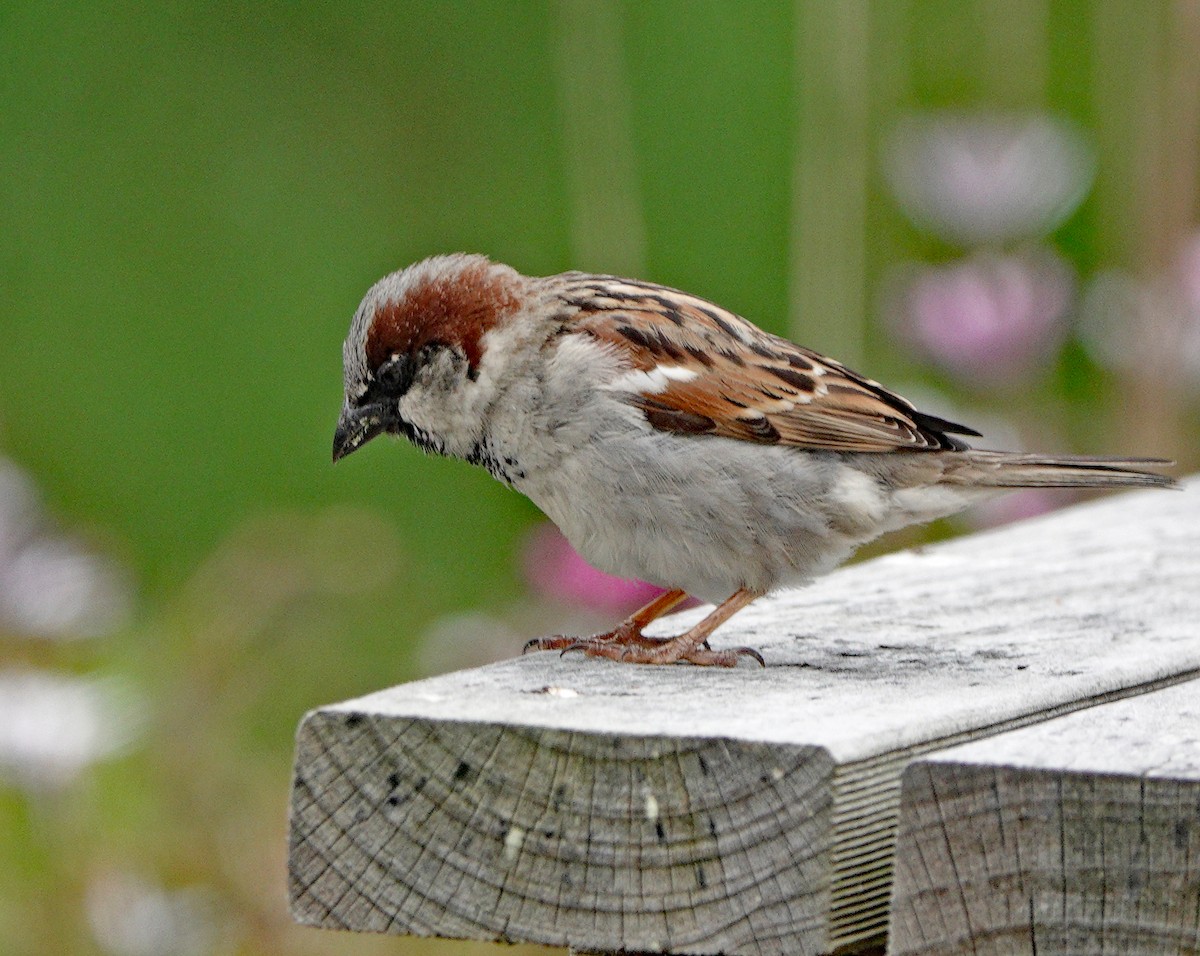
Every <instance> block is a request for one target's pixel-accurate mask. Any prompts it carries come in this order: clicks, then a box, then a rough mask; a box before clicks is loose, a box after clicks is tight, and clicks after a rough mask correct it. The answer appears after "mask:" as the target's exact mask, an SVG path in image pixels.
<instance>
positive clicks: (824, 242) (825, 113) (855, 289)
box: [789, 0, 871, 365]
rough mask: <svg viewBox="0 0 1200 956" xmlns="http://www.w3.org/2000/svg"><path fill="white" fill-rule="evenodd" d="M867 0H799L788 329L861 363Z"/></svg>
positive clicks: (867, 169) (867, 147)
mask: <svg viewBox="0 0 1200 956" xmlns="http://www.w3.org/2000/svg"><path fill="white" fill-rule="evenodd" d="M869 40H870V7H869V6H868V4H867V3H866V0H845V2H842V3H826V2H823V0H816V2H813V0H798V2H797V3H796V90H797V106H798V115H797V119H796V127H795V129H796V147H795V165H794V167H793V175H792V223H791V230H790V232H791V236H790V256H789V258H790V267H789V282H790V292H789V298H790V310H789V311H790V323H789V326H790V328H789V331H790V332H791V334H792V335H793V336H794V337H795V338H797V339H798V340H800V341H806V342H809V343H810V344H812V345H815V346H816V347H817V348H820V349H822V350H826V351H829V352H830V353H832V354H834V355H836V356H838V358H839V359H840V360H842V361H845V362H847V363H849V364H851V365H854V364H857V363H860V361H861V359H862V354H863V339H864V336H865V322H866V285H867V283H866V224H867V182H868V176H869V173H870V155H869V154H870V131H869V123H870V118H871V104H870V88H871V59H870V42H869Z"/></svg>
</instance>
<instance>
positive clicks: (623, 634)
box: [522, 589, 687, 653]
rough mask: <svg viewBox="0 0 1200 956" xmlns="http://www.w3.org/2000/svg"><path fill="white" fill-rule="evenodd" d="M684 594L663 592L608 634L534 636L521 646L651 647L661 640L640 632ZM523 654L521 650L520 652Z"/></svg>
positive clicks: (550, 648) (557, 648) (546, 648)
mask: <svg viewBox="0 0 1200 956" xmlns="http://www.w3.org/2000/svg"><path fill="white" fill-rule="evenodd" d="M685 597H687V594H686V593H685V592H683V591H680V590H678V589H676V590H674V591H664V592H663V593H662V594H660V595H659V596H658V597H656V598H655V599H654V600H653V601H651V602H650V603H649V604H647V605H646V606H645V607H641V608H638V609H637V610H636V611H634V612H633V613H632V614H630V615H629V617H627V618H625V620H623V621H622V622H621V623H620V624H618V625H617V626H616V627H614V628H613V629H612V630H611V631H606V632H604V633H603V634H596V635H594V636H593V637H586V638H578V637H561V636H560V637H535V638H534V639H533V640H532V641H529V642H528V643H527V644H526V645H525V651H564V650H567V649H568V648H572V649H573V648H574V647H575V646H576V645H579V644H592V643H595V644H613V645H617V646H620V647H629V646H630V645H640V646H644V647H655V646H657V645H659V644H662V643H665V641H664V639H663V638H661V637H645V636H644V635H643V634H642V631H643V630H644V629H645V628H646V625H648V624H649V623H650V622H651V621H655V620H657V619H658V618H660V617H662V616H663V615H664V614H666V613H667V612H668V611H669V610H671V608H673V607H675V605H676V604H678V603H679V602H680V601H682V600H683V599H684V598H685ZM522 653H524V651H522Z"/></svg>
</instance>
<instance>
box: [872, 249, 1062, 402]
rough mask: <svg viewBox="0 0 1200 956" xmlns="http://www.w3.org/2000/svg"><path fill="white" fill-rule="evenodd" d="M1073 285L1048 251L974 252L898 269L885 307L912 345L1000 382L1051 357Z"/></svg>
mask: <svg viewBox="0 0 1200 956" xmlns="http://www.w3.org/2000/svg"><path fill="white" fill-rule="evenodd" d="M1074 288H1075V281H1074V273H1073V272H1072V270H1071V267H1070V265H1069V264H1068V263H1067V262H1066V261H1065V260H1064V259H1062V257H1061V256H1059V255H1057V254H1056V253H1054V252H1052V251H1051V250H1049V249H1041V250H1038V251H1036V252H1033V253H1026V254H1023V255H1012V256H998V255H977V256H973V257H972V258H970V259H964V260H961V261H959V262H955V263H951V264H949V265H944V266H925V265H912V266H909V267H907V268H905V269H904V270H902V271H900V272H898V273H897V276H896V277H895V278H894V280H893V281H892V283H891V288H890V291H889V293H888V296H887V299H888V301H887V302H886V304H885V308H886V311H887V313H888V317H889V319H890V321H891V323H892V325H893V327H894V328H895V330H896V332H897V334H898V335H899V336H900V337H901V338H902V339H903V340H905V341H906V342H908V343H909V344H910V345H911V346H912V347H913V348H915V349H916V350H918V351H920V352H922V353H924V354H925V355H926V356H928V357H929V358H930V359H932V360H933V361H934V362H936V363H938V364H939V365H941V366H942V367H943V368H945V369H947V370H948V371H949V372H951V373H953V374H955V375H957V376H959V377H961V378H963V379H966V380H969V381H971V382H977V381H980V380H984V381H989V382H994V383H997V382H1006V381H1010V380H1012V379H1016V378H1020V377H1022V376H1024V375H1027V374H1028V373H1030V372H1031V371H1034V370H1037V369H1040V368H1042V367H1044V366H1045V365H1046V364H1048V363H1049V362H1050V361H1051V360H1052V359H1053V357H1054V356H1055V355H1056V354H1057V352H1058V349H1059V347H1060V346H1061V345H1062V342H1063V340H1064V339H1065V338H1066V334H1067V321H1066V320H1067V315H1068V311H1069V309H1070V307H1071V304H1072V300H1073V296H1074Z"/></svg>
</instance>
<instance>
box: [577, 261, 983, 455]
mask: <svg viewBox="0 0 1200 956" xmlns="http://www.w3.org/2000/svg"><path fill="white" fill-rule="evenodd" d="M564 298H566V300H567V301H568V302H569V303H570V304H571V305H573V306H575V307H576V308H577V309H578V311H577V312H575V313H574V314H573V316H572V318H571V319H570V321H569V323H568V324H567V326H566V328H565V329H564V331H569V332H575V333H580V334H585V335H588V336H591V337H593V338H594V339H596V340H597V341H600V342H602V343H605V344H606V345H608V346H610V347H611V348H613V349H614V350H615V351H617V352H618V354H620V355H621V356H622V357H623V358H624V359H625V360H626V361H627V362H628V364H629V366H630V372H629V373H628V374H627V375H626V376H624V378H623V379H622V381H620V382H619V383H618V387H621V388H625V389H627V390H628V392H629V394H630V401H631V402H633V403H634V404H636V405H637V406H638V407H640V408H641V409H642V411H643V412H644V414H645V416H646V420H647V421H648V422H649V423H650V424H651V425H652V426H653V427H655V428H658V429H661V430H662V431H667V432H675V433H681V434H688V435H705V434H707V435H721V436H724V437H726V438H736V439H740V440H742V441H749V442H756V443H759V444H778V445H789V446H794V447H797V448H804V449H812V450H827V451H847V452H885V451H898V450H906V451H924V450H944V449H963V448H966V447H967V446H966V445H965V444H964V443H963V442H961V441H959V440H957V439H955V438H952V437H950V433H953V434H960V435H978V434H979V433H978V432H976V431H973V430H972V429H970V428H966V427H965V426H962V425H956V424H955V423H953V422H948V421H945V420H943V419H940V418H937V417H935V416H933V415H927V414H925V413H923V412H919V411H917V409H916V408H914V407H913V405H912V404H911V403H909V402H908V401H906V400H905V399H903V398H901V397H900V396H899V395H896V394H894V393H892V392H890V391H888V390H887V389H885V388H884V387H883V386H882V385H880V384H879V383H878V382H874V381H872V380H871V379H869V378H866V377H864V376H862V375H859V374H858V373H857V372H854V371H852V370H850V369H848V368H846V367H845V366H844V365H842V364H840V363H839V362H835V361H833V360H832V359H829V358H826V357H824V356H822V355H820V354H818V353H816V352H813V351H811V350H810V349H805V348H802V347H800V346H798V345H795V344H793V343H791V342H789V341H787V340H786V339H782V338H779V337H778V336H775V335H771V334H769V333H767V332H764V331H763V330H761V329H759V328H758V327H756V326H754V325H752V324H751V323H749V322H747V321H746V320H745V319H743V318H741V317H740V316H738V315H735V314H734V313H732V312H729V311H727V310H726V309H722V308H721V307H720V306H717V305H714V304H713V303H711V302H707V301H705V300H704V299H700V298H697V297H695V296H691V295H688V294H686V293H683V292H679V291H677V290H675V289H669V288H666V287H664V286H656V285H652V284H650V283H642V282H635V281H632V280H626V279H616V278H612V277H607V276H603V277H600V276H578V278H577V280H576V281H575V282H574V283H573V284H572V285H571V287H570V288H569V290H568V292H567V293H565V294H564Z"/></svg>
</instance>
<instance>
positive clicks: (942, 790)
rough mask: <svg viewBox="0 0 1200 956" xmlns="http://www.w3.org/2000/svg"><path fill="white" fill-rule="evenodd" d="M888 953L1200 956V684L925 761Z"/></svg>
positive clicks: (904, 824)
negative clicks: (1160, 955)
mask: <svg viewBox="0 0 1200 956" xmlns="http://www.w3.org/2000/svg"><path fill="white" fill-rule="evenodd" d="M888 951H889V952H890V953H892V954H894V956H918V954H920V956H948V954H951V953H1006V954H1013V956H1018V954H1023V953H1027V954H1030V956H1034V954H1036V956H1047V954H1059V953H1062V954H1066V953H1116V954H1130V956H1133V954H1146V956H1152V954H1153V956H1158V954H1181V953H1192V954H1195V953H1200V681H1192V682H1189V683H1186V684H1180V685H1177V686H1174V687H1170V688H1166V689H1164V690H1159V691H1157V692H1155V693H1152V694H1146V695H1143V696H1139V697H1134V698H1130V699H1127V700H1122V701H1118V702H1115V703H1111V704H1105V705H1104V706H1101V707H1095V708H1091V709H1088V710H1084V711H1080V712H1078V713H1074V714H1070V715H1067V716H1064V717H1059V718H1058V719H1057V720H1052V721H1049V722H1048V723H1044V724H1039V725H1037V726H1034V727H1027V728H1025V729H1023V730H1015V731H1012V732H1011V733H1006V734H1002V735H1000V736H998V737H993V738H990V739H988V740H983V741H977V742H975V743H970V744H966V745H963V746H960V747H955V748H952V749H950V750H946V751H941V752H939V753H937V754H933V755H931V756H929V757H926V758H924V759H922V760H920V761H918V762H916V763H914V764H912V765H911V766H910V767H909V768H908V770H907V771H906V772H905V774H904V788H903V797H902V800H901V811H900V831H899V840H898V844H897V850H896V881H895V887H894V889H893V899H892V921H891V939H890V942H889V947H888Z"/></svg>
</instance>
